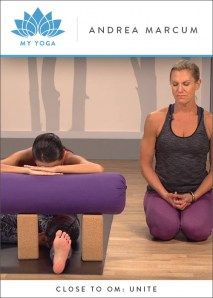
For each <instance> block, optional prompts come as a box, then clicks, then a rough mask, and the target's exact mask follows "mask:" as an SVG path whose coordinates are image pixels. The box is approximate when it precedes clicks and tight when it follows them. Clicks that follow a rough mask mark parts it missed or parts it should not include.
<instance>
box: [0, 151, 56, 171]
mask: <svg viewBox="0 0 213 298" xmlns="http://www.w3.org/2000/svg"><path fill="white" fill-rule="evenodd" d="M32 161H33V156H32V148H28V149H24V150H21V151H17V152H15V153H13V154H11V155H10V156H8V157H6V158H5V159H2V160H1V164H0V171H1V172H2V173H17V174H29V175H54V174H53V173H47V172H43V171H40V172H37V171H34V170H32V169H30V168H27V167H23V166H21V165H23V164H32Z"/></svg>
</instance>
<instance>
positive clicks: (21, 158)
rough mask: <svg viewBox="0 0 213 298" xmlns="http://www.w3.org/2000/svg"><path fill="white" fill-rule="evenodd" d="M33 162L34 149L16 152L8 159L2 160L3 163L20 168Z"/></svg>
mask: <svg viewBox="0 0 213 298" xmlns="http://www.w3.org/2000/svg"><path fill="white" fill-rule="evenodd" d="M32 160H33V155H32V148H31V147H30V148H27V149H23V150H19V151H16V152H14V153H12V154H11V155H9V156H8V157H6V158H4V159H2V160H1V163H4V164H8V165H14V166H20V165H22V164H29V163H31V162H32Z"/></svg>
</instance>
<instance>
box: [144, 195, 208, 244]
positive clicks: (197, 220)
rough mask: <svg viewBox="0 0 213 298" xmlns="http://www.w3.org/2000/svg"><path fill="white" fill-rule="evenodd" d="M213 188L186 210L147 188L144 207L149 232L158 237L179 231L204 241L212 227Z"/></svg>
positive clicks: (188, 237) (190, 237)
mask: <svg viewBox="0 0 213 298" xmlns="http://www.w3.org/2000/svg"><path fill="white" fill-rule="evenodd" d="M212 202H213V192H212V191H209V192H207V193H206V194H205V195H203V196H202V197H201V198H199V199H198V200H197V201H196V202H195V203H193V204H191V205H190V206H188V207H187V208H186V209H185V210H183V211H181V210H177V209H175V208H174V207H172V206H171V205H170V204H169V203H167V202H166V201H165V200H164V199H162V198H161V197H160V195H159V194H158V193H157V192H155V191H152V192H146V194H145V198H144V210H145V213H146V222H147V225H148V227H149V230H150V234H151V235H152V236H153V237H155V238H156V239H159V240H170V239H172V238H174V237H175V236H176V234H177V233H178V232H179V231H182V232H183V233H184V234H185V236H186V237H187V239H188V240H190V241H203V240H206V239H207V238H208V237H209V236H210V235H211V231H212V227H213V216H212V211H213V210H212V209H213V208H212V206H213V204H212Z"/></svg>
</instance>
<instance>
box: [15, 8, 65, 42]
mask: <svg viewBox="0 0 213 298" xmlns="http://www.w3.org/2000/svg"><path fill="white" fill-rule="evenodd" d="M15 24H16V27H17V30H12V31H11V32H13V33H14V34H17V35H19V36H23V37H28V36H34V35H36V34H40V35H42V36H48V37H53V36H57V35H59V34H61V33H63V32H64V30H59V26H60V24H61V20H53V19H52V12H49V13H48V14H46V15H43V13H42V12H41V10H40V9H39V8H37V9H36V10H35V12H34V13H33V15H30V14H28V13H27V12H24V19H23V20H15Z"/></svg>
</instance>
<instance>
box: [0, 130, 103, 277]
mask: <svg viewBox="0 0 213 298" xmlns="http://www.w3.org/2000/svg"><path fill="white" fill-rule="evenodd" d="M102 171H103V167H102V166H101V165H99V164H96V163H93V162H90V161H88V160H86V159H85V158H83V157H82V156H78V155H75V154H73V153H72V152H71V151H70V150H68V149H66V148H65V147H64V146H63V144H62V142H61V140H60V138H59V137H58V136H57V135H55V134H53V133H45V134H41V135H39V136H37V137H36V139H35V140H34V143H33V146H32V148H28V149H25V150H21V151H18V152H15V153H13V154H12V155H10V156H8V157H7V158H5V159H3V160H1V172H9V173H22V174H29V175H61V174H63V173H96V172H102ZM78 236H79V221H78V218H77V216H76V215H58V216H52V215H39V239H40V244H41V245H42V244H43V245H46V246H48V247H49V248H51V250H50V255H51V258H52V259H53V271H54V272H55V273H58V274H59V273H61V272H63V270H64V268H65V265H66V261H67V259H68V258H69V257H70V255H71V244H72V242H75V241H76V240H77V238H78ZM1 241H2V242H6V243H16V242H17V220H16V215H10V214H7V215H1Z"/></svg>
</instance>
